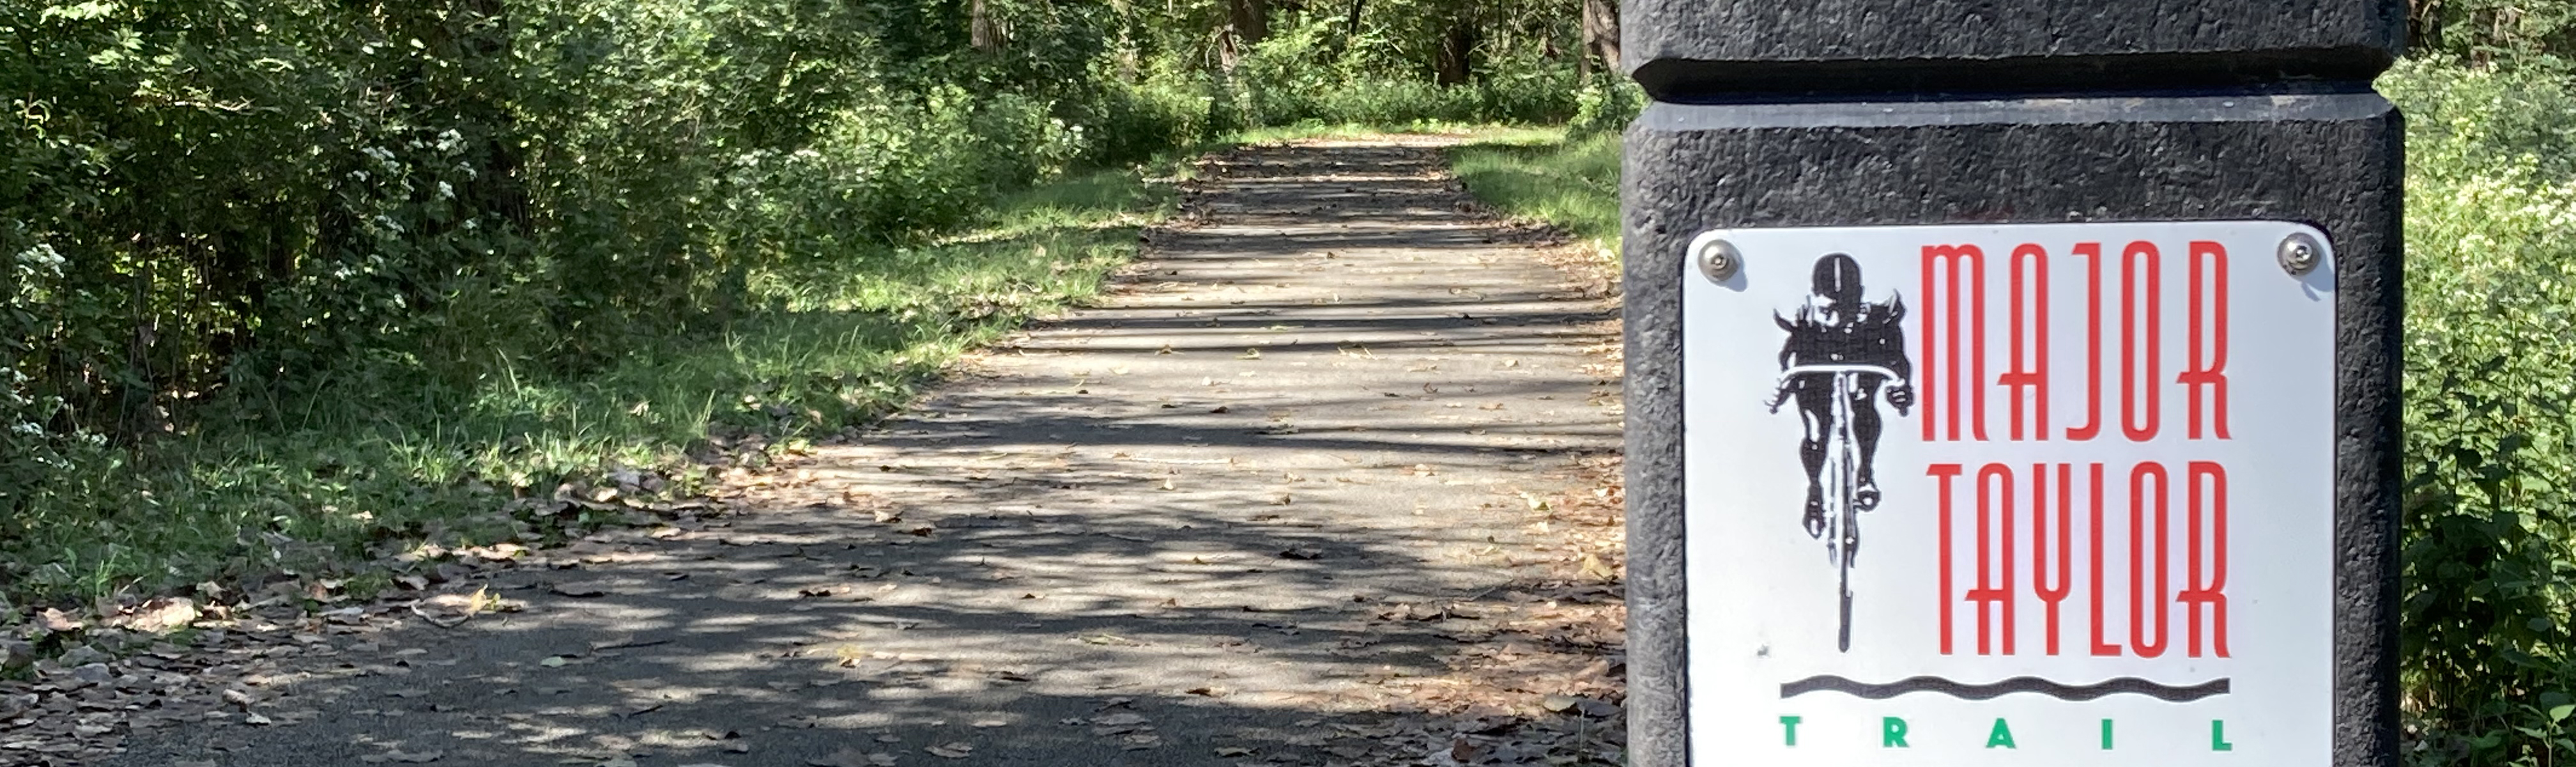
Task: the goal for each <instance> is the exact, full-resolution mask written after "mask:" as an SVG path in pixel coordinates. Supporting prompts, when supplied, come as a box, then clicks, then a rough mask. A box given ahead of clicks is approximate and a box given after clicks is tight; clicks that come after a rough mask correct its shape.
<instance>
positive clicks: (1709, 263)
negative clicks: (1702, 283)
mask: <svg viewBox="0 0 2576 767" xmlns="http://www.w3.org/2000/svg"><path fill="white" fill-rule="evenodd" d="M1691 255H1692V257H1694V258H1697V259H1698V260H1699V273H1700V274H1702V275H1706V276H1707V277H1708V281H1710V282H1725V281H1727V280H1731V279H1735V274H1736V273H1737V272H1741V271H1744V254H1743V253H1741V252H1739V251H1737V250H1736V249H1735V243H1731V242H1727V241H1725V240H1722V239H1718V238H1716V237H1710V236H1707V235H1701V236H1700V239H1699V241H1698V242H1694V243H1691Z"/></svg>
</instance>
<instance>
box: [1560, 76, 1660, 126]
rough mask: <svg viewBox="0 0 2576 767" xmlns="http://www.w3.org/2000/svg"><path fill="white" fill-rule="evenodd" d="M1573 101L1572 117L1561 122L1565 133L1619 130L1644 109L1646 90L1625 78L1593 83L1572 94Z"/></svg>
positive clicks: (1632, 120) (1635, 118) (1633, 120)
mask: <svg viewBox="0 0 2576 767" xmlns="http://www.w3.org/2000/svg"><path fill="white" fill-rule="evenodd" d="M1574 103H1575V107H1574V118H1573V119H1571V120H1567V121H1566V125H1565V129H1566V134H1567V135H1569V136H1574V137H1583V136H1595V135H1601V134H1605V133H1621V132H1625V131H1626V130H1628V123H1631V122H1635V121H1636V120H1637V115H1638V114H1639V113H1641V112H1644V111H1645V109H1646V89H1644V88H1639V87H1637V84H1636V83H1635V82H1632V81H1629V80H1625V79H1619V80H1613V81H1610V82H1607V83H1596V84H1593V85H1590V86H1586V87H1585V88H1584V89H1583V90H1582V91H1581V92H1578V93H1576V94H1575V95H1574Z"/></svg>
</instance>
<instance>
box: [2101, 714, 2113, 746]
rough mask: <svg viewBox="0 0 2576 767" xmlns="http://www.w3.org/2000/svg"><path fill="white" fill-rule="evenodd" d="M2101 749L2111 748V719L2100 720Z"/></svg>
mask: <svg viewBox="0 0 2576 767" xmlns="http://www.w3.org/2000/svg"><path fill="white" fill-rule="evenodd" d="M2102 750H2104V751H2109V750H2111V720H2109V719H2104V720H2102Z"/></svg>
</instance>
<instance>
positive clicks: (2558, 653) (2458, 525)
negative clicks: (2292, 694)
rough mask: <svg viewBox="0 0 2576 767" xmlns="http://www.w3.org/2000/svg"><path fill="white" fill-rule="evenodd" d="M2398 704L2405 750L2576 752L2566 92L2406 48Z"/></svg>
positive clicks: (2574, 200) (2573, 331)
mask: <svg viewBox="0 0 2576 767" xmlns="http://www.w3.org/2000/svg"><path fill="white" fill-rule="evenodd" d="M2381 87H2382V89H2383V90H2384V91H2385V92H2387V93H2388V94H2389V95H2390V96H2391V98H2393V99H2395V100H2396V101H2397V102H2398V103H2399V104H2400V105H2401V106H2403V107H2404V108H2405V109H2406V110H2407V111H2408V113H2409V114H2410V116H2411V120H2410V130H2409V136H2408V156H2409V159H2408V187H2407V199H2406V204H2407V221H2406V235H2407V275H2406V279H2407V291H2408V293H2407V318H2406V320H2407V325H2406V329H2407V339H2406V373H2405V375H2406V423H2405V425H2406V429H2407V431H2406V439H2407V445H2406V467H2405V468H2406V476H2407V484H2406V491H2405V499H2406V501H2405V508H2404V513H2405V517H2404V525H2405V532H2406V537H2405V568H2406V569H2405V574H2404V577H2405V589H2406V592H2405V601H2404V611H2405V612H2404V620H2403V622H2402V625H2403V631H2404V639H2405V655H2404V660H2403V661H2402V663H2401V668H2402V669H2403V674H2404V677H2405V687H2404V689H2405V702H2406V711H2407V714H2408V726H2409V729H2410V734H2411V735H2412V740H2413V742H2414V751H2413V755H2412V759H2413V761H2414V762H2415V763H2418V764H2425V765H2432V764H2443V765H2547V764H2558V763H2563V762H2564V761H2565V760H2567V759H2568V758H2570V757H2576V735H2571V729H2570V727H2569V726H2568V723H2567V721H2566V719H2567V712H2568V711H2569V710H2570V709H2569V708H2568V706H2569V704H2571V703H2576V633H2571V626H2570V625H2569V624H2570V618H2569V616H2570V614H2571V610H2576V414H2571V412H2570V411H2569V404H2568V403H2569V402H2570V401H2571V398H2576V379H2571V377H2570V374H2569V371H2571V370H2576V347H2570V346H2569V345H2568V344H2567V343H2566V339H2567V338H2568V337H2569V336H2570V335H2576V280H2571V279H2570V278H2571V276H2576V275H2571V274H2570V270H2571V268H2576V182H2571V181H2569V180H2568V179H2570V178H2576V175H2571V174H2576V127H2571V126H2576V91H2571V89H2570V87H2569V85H2568V82H2567V79H2566V77H2565V75H2564V73H2561V72H2556V71H2550V70H2548V69H2543V68H2521V69H2512V70H2496V69H2477V68H2466V67H2461V66H2458V65H2454V64H2448V63H2440V62H2431V63H2428V62H2407V63H2405V64H2404V65H2402V66H2400V67H2398V68H2397V69H2396V70H2395V71H2394V72H2392V73H2391V74H2389V75H2388V76H2387V78H2385V79H2384V80H2383V81H2382V82H2381Z"/></svg>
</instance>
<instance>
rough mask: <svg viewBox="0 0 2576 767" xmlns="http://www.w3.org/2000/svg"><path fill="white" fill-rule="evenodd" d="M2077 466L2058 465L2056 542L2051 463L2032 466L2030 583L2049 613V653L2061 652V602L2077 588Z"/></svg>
mask: <svg viewBox="0 0 2576 767" xmlns="http://www.w3.org/2000/svg"><path fill="white" fill-rule="evenodd" d="M2073 469H2074V467H2072V466H2069V465H2067V464H2063V463H2061V464H2058V465H2057V527H2056V530H2057V542H2056V544H2055V545H2053V546H2052V545H2051V544H2050V543H2049V540H2048V531H2049V529H2050V528H2049V526H2048V464H2044V463H2042V464H2032V465H2031V467H2030V587H2031V591H2032V592H2034V593H2037V594H2038V595H2039V601H2040V604H2041V605H2042V609H2043V610H2045V611H2046V612H2047V614H2048V622H2047V626H2048V654H2050V655H2056V654H2057V607H2058V603H2060V602H2064V601H2066V595H2067V594H2069V593H2072V592H2074V590H2075V588H2074V587H2075V581H2074V578H2073V576H2074V572H2073V565H2074V553H2075V552H2073V551H2071V550H2070V549H2072V548H2074V546H2073V544H2074V530H2073V526H2072V525H2069V524H2067V523H2068V522H2069V521H2070V518H2071V517H2070V515H2072V514H2073V513H2074V511H2075V509H2074V506H2075V504H2074V493H2073V492H2072V491H2073V489H2074V488H2072V487H2070V485H2072V484H2074V483H2073V482H2072V477H2071V476H2070V474H2071V472H2072V471H2073ZM2093 492H2094V494H2095V497H2097V498H2098V497H2100V494H2101V489H2100V488H2098V487H2097V488H2095V489H2094V491H2093ZM2050 551H2055V552H2057V578H2056V581H2055V582H2056V584H2057V585H2056V586H2053V587H2052V586H2050V585H2048V584H2049V583H2050V580H2049V577H2048V553H2049V552H2050ZM2096 567H2099V565H2096ZM2096 609H2099V608H2096Z"/></svg>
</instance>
